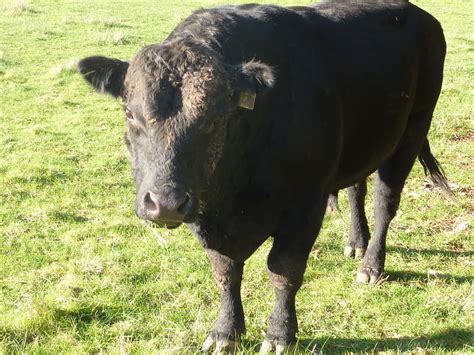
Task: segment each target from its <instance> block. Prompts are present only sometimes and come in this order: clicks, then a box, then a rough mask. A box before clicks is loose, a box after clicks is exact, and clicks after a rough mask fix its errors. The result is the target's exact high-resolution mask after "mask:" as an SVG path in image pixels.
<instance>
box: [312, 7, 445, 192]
mask: <svg viewBox="0 0 474 355" xmlns="http://www.w3.org/2000/svg"><path fill="white" fill-rule="evenodd" d="M315 9H316V11H317V12H318V14H320V15H321V18H320V19H318V22H319V24H320V28H321V32H322V37H321V38H322V39H321V41H322V43H323V48H324V49H325V50H326V51H327V59H328V63H330V64H328V65H329V66H330V68H331V70H332V75H333V78H334V83H335V93H336V95H338V97H339V102H340V104H341V108H342V116H343V118H342V120H343V130H342V135H343V137H342V151H341V156H340V161H339V167H338V172H337V178H336V181H335V184H334V185H335V186H334V187H338V188H340V187H345V186H348V185H351V184H353V183H354V182H357V181H358V180H360V179H362V178H364V177H365V176H367V175H368V174H370V173H371V172H373V171H374V170H376V169H377V168H378V167H379V166H380V165H381V164H382V163H383V162H384V161H385V160H386V159H387V158H388V157H389V156H390V155H391V154H392V153H393V152H394V151H395V150H396V149H397V147H398V145H399V144H400V141H401V139H402V138H403V135H404V133H405V129H406V126H407V122H408V120H409V119H410V115H411V114H412V113H413V112H417V111H420V110H423V109H424V108H425V106H427V105H428V106H429V105H431V106H434V104H435V102H436V99H437V97H438V94H439V90H440V87H441V81H442V75H439V73H442V70H443V59H444V53H445V44H444V37H443V33H442V30H441V27H440V25H439V23H438V22H437V21H436V20H435V19H434V18H433V17H432V16H431V15H429V14H427V13H426V12H424V11H423V10H421V9H419V8H417V7H416V6H414V5H412V4H409V3H407V2H405V1H376V0H370V1H365V2H360V3H359V4H358V5H353V4H348V3H347V2H344V1H331V2H327V3H324V4H322V5H319V6H316V7H315Z"/></svg>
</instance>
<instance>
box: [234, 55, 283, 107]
mask: <svg viewBox="0 0 474 355" xmlns="http://www.w3.org/2000/svg"><path fill="white" fill-rule="evenodd" d="M234 70H235V71H234V72H235V73H236V77H237V78H236V80H237V90H236V91H237V92H238V95H239V102H238V106H240V107H244V108H246V109H248V110H253V108H254V106H255V99H256V97H257V94H258V93H260V92H262V91H263V90H265V89H268V88H271V87H273V85H274V84H275V74H274V72H273V69H272V68H271V67H270V66H269V65H267V64H265V63H262V62H258V61H254V60H252V61H250V62H247V63H243V64H240V65H236V66H235V67H234Z"/></svg>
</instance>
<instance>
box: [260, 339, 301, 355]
mask: <svg viewBox="0 0 474 355" xmlns="http://www.w3.org/2000/svg"><path fill="white" fill-rule="evenodd" d="M294 349H295V345H294V344H281V343H280V344H278V343H276V342H274V341H270V340H267V339H265V340H264V341H263V343H262V346H261V347H260V351H259V352H258V353H259V354H260V355H266V354H272V353H275V354H276V355H283V354H286V353H292V352H294Z"/></svg>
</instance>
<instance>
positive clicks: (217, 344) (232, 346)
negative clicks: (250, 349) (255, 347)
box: [201, 335, 237, 355]
mask: <svg viewBox="0 0 474 355" xmlns="http://www.w3.org/2000/svg"><path fill="white" fill-rule="evenodd" d="M213 350H214V351H213ZM211 351H212V355H220V354H235V353H237V342H236V341H234V340H227V339H225V340H218V339H216V338H215V337H213V336H212V335H209V336H208V337H207V339H206V340H205V341H204V343H203V344H202V347H201V353H210V352H211Z"/></svg>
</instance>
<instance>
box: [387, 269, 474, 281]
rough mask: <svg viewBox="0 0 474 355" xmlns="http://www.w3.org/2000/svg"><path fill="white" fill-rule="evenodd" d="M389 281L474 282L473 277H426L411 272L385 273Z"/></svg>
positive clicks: (439, 275)
mask: <svg viewBox="0 0 474 355" xmlns="http://www.w3.org/2000/svg"><path fill="white" fill-rule="evenodd" d="M387 274H388V275H389V279H388V280H389V281H399V282H403V281H421V282H424V283H427V282H429V281H430V280H443V281H446V282H453V281H454V282H455V283H458V284H462V283H471V282H473V281H474V276H455V275H451V274H441V273H439V274H436V275H432V276H431V275H428V274H427V273H421V272H413V271H387Z"/></svg>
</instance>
